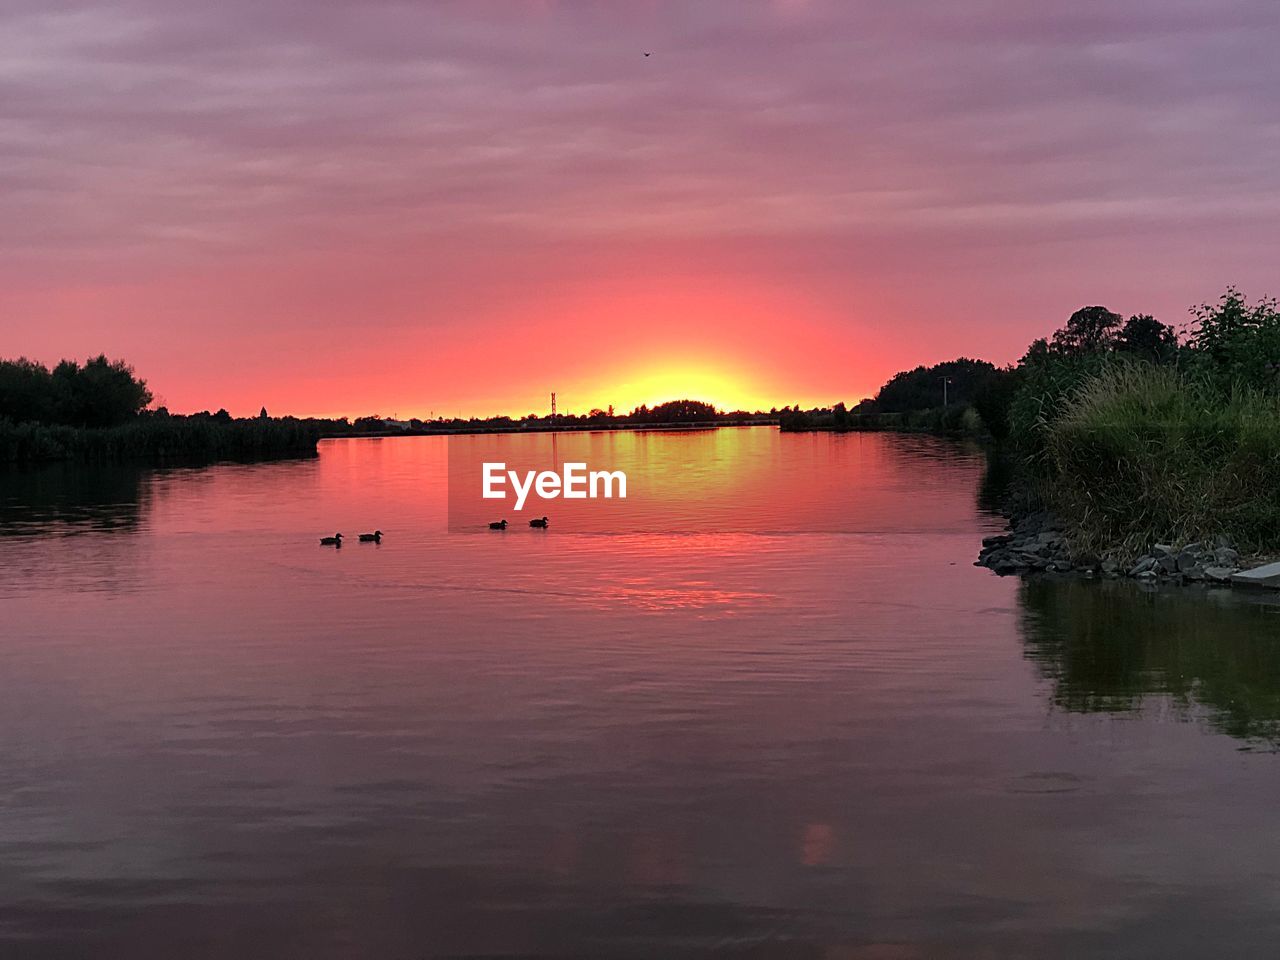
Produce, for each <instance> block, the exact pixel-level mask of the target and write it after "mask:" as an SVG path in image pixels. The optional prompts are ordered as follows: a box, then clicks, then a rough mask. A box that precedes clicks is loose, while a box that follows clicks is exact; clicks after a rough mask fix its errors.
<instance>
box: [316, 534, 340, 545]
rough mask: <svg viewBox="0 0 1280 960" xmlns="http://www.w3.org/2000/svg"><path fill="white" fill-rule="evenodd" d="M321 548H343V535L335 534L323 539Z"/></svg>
mask: <svg viewBox="0 0 1280 960" xmlns="http://www.w3.org/2000/svg"><path fill="white" fill-rule="evenodd" d="M320 546H322V547H340V546H342V534H340V533H335V534H334V535H333V536H332V537H321V538H320Z"/></svg>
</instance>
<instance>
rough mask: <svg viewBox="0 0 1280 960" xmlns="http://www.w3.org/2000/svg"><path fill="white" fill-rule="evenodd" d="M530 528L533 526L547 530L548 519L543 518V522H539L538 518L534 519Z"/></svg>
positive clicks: (530, 522)
mask: <svg viewBox="0 0 1280 960" xmlns="http://www.w3.org/2000/svg"><path fill="white" fill-rule="evenodd" d="M529 526H531V527H542V529H544V530H545V529H546V528H547V518H546V517H543V518H542V519H541V520H538V519H536V518H535V519H533V520H530V521H529Z"/></svg>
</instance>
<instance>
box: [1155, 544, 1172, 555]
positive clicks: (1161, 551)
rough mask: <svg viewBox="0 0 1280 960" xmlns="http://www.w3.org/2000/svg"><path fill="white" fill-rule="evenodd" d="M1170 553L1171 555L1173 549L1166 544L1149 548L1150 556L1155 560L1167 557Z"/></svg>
mask: <svg viewBox="0 0 1280 960" xmlns="http://www.w3.org/2000/svg"><path fill="white" fill-rule="evenodd" d="M1171 553H1173V547H1171V546H1169V545H1168V544H1167V543H1157V544H1156V545H1155V546H1154V547H1152V548H1151V555H1152V556H1153V557H1156V558H1157V559H1159V558H1160V557H1167V556H1169V554H1171Z"/></svg>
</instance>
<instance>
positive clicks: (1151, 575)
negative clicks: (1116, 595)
mask: <svg viewBox="0 0 1280 960" xmlns="http://www.w3.org/2000/svg"><path fill="white" fill-rule="evenodd" d="M1136 576H1137V578H1138V579H1139V580H1145V581H1148V582H1149V581H1151V580H1154V579H1155V578H1156V576H1157V574H1156V572H1155V570H1152V569H1150V568H1148V569H1146V570H1143V571H1142V572H1141V573H1139V574H1136Z"/></svg>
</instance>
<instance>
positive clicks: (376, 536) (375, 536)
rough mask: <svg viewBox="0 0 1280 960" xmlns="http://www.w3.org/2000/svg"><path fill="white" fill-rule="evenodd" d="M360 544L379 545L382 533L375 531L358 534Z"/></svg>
mask: <svg viewBox="0 0 1280 960" xmlns="http://www.w3.org/2000/svg"><path fill="white" fill-rule="evenodd" d="M360 542H361V543H381V542H382V531H381V530H375V531H373V533H362V534H360Z"/></svg>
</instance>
